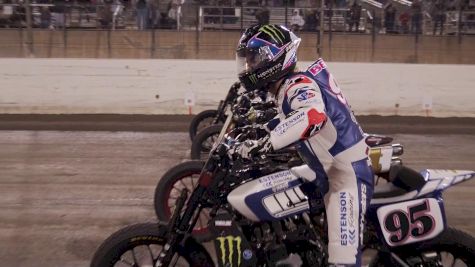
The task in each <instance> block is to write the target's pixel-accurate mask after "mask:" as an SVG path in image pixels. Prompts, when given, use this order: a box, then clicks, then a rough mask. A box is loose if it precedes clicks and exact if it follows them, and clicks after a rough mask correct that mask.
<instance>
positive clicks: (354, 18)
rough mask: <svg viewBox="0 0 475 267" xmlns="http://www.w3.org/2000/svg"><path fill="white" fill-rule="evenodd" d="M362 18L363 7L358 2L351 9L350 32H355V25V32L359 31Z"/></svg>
mask: <svg viewBox="0 0 475 267" xmlns="http://www.w3.org/2000/svg"><path fill="white" fill-rule="evenodd" d="M360 18H361V6H360V5H359V4H358V3H357V2H356V0H355V1H354V2H353V5H352V6H351V8H350V32H351V31H353V25H354V26H355V32H358V31H359V28H360Z"/></svg>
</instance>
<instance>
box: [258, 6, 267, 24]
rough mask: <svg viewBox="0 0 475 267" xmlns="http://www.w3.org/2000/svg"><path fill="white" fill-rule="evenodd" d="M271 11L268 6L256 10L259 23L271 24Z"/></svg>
mask: <svg viewBox="0 0 475 267" xmlns="http://www.w3.org/2000/svg"><path fill="white" fill-rule="evenodd" d="M269 17H270V11H269V9H267V8H266V7H262V8H261V9H259V10H258V11H257V12H256V20H257V24H259V25H265V24H269Z"/></svg>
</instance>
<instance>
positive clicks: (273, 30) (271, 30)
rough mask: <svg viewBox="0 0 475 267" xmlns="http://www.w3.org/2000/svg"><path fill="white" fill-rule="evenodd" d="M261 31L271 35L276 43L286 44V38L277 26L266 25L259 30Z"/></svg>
mask: <svg viewBox="0 0 475 267" xmlns="http://www.w3.org/2000/svg"><path fill="white" fill-rule="evenodd" d="M259 31H260V32H263V33H266V34H267V35H269V36H270V37H271V38H272V39H273V40H274V41H275V42H280V43H281V44H283V43H284V40H285V36H284V34H283V33H282V32H281V31H280V29H279V28H277V27H276V26H275V25H264V26H262V27H260V28H259Z"/></svg>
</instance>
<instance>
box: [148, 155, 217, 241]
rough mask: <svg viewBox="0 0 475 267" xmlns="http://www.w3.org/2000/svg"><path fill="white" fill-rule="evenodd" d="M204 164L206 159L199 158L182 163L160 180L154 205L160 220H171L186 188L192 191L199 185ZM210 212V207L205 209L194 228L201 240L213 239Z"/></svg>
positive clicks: (194, 232)
mask: <svg viewBox="0 0 475 267" xmlns="http://www.w3.org/2000/svg"><path fill="white" fill-rule="evenodd" d="M204 164H205V162H204V161H198V160H193V161H187V162H183V163H180V164H178V165H176V166H174V167H173V168H171V169H170V170H168V171H167V172H166V173H165V174H164V175H163V176H162V178H161V179H160V181H158V184H157V187H156V188H155V197H154V207H155V213H156V214H157V217H158V219H159V220H160V221H163V222H167V221H168V220H170V217H171V215H172V214H173V211H174V210H175V204H176V200H177V198H178V196H180V194H181V192H182V191H183V190H184V189H186V190H188V192H192V191H193V190H194V188H195V187H196V186H197V185H198V180H199V177H200V173H201V170H202V169H203V166H204ZM190 196H191V194H188V198H189V197H190ZM209 212H210V210H209V209H207V208H205V209H203V210H202V211H201V213H200V215H199V217H198V221H197V222H196V224H195V227H194V228H193V236H194V237H195V238H196V240H198V241H200V242H204V241H209V240H210V239H211V233H210V232H209V229H208V221H209V220H210V217H209Z"/></svg>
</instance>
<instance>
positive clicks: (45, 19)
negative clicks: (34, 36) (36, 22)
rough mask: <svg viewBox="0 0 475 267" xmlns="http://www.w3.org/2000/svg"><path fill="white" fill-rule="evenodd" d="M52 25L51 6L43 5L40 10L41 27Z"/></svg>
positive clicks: (45, 27)
mask: <svg viewBox="0 0 475 267" xmlns="http://www.w3.org/2000/svg"><path fill="white" fill-rule="evenodd" d="M50 25H51V12H50V11H49V7H47V6H42V7H41V11H40V27H41V28H43V29H47V28H49V26H50Z"/></svg>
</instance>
